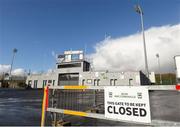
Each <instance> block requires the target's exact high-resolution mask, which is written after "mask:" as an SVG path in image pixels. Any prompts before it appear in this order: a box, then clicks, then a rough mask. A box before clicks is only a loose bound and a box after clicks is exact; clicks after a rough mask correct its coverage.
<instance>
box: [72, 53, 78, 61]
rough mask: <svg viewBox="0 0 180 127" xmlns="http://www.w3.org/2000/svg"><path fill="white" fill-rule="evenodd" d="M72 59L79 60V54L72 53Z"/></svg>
mask: <svg viewBox="0 0 180 127" xmlns="http://www.w3.org/2000/svg"><path fill="white" fill-rule="evenodd" d="M71 60H79V54H72V55H71Z"/></svg>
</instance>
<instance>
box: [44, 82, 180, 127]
mask: <svg viewBox="0 0 180 127" xmlns="http://www.w3.org/2000/svg"><path fill="white" fill-rule="evenodd" d="M104 87H105V86H50V87H49V96H48V97H49V103H48V104H49V105H48V108H47V111H48V112H51V113H52V119H53V121H54V125H57V121H59V120H60V121H63V119H64V118H65V117H68V116H70V115H75V116H82V117H90V118H96V119H104V120H112V121H121V122H129V121H125V120H117V119H110V118H106V117H105V115H104ZM112 87H113V86H112ZM117 87H118V86H117ZM120 87H123V86H120ZM129 87H131V86H129ZM133 87H134V86H133ZM146 88H147V89H148V90H172V91H177V90H180V88H179V86H177V85H165V86H164V85H151V86H146ZM132 123H135V124H142V123H138V122H132ZM163 123H164V125H168V124H169V125H178V126H180V123H176V122H167V121H164V122H163ZM143 125H162V123H161V124H160V123H158V121H156V120H152V122H151V123H150V124H147V123H144V124H143Z"/></svg>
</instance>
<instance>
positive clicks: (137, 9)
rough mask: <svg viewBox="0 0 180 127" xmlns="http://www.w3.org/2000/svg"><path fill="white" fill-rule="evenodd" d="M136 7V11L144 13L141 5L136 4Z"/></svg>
mask: <svg viewBox="0 0 180 127" xmlns="http://www.w3.org/2000/svg"><path fill="white" fill-rule="evenodd" d="M134 9H135V11H136V12H137V13H138V14H143V11H142V9H141V6H140V5H135V6H134Z"/></svg>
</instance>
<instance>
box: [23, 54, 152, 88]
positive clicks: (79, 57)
mask: <svg viewBox="0 0 180 127" xmlns="http://www.w3.org/2000/svg"><path fill="white" fill-rule="evenodd" d="M151 77H152V78H153V75H152V76H151ZM154 79H155V78H154ZM26 83H27V84H28V85H30V86H31V87H32V88H43V87H44V86H46V85H52V86H54V85H58V86H60V85H61V86H64V85H93V86H108V85H112V86H117V85H136V86H137V85H148V84H150V81H149V79H148V78H147V77H146V76H145V75H144V73H142V72H141V71H136V72H112V71H93V70H92V69H91V66H90V63H89V62H88V61H87V60H85V59H84V54H83V51H65V52H64V54H63V55H58V57H57V63H56V69H55V70H54V71H53V72H51V73H43V74H30V75H29V76H28V77H27V80H26Z"/></svg>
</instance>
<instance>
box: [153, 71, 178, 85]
mask: <svg viewBox="0 0 180 127" xmlns="http://www.w3.org/2000/svg"><path fill="white" fill-rule="evenodd" d="M161 76H162V84H163V85H172V84H176V74H174V73H165V74H161ZM155 78H156V84H160V75H159V74H155Z"/></svg>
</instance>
